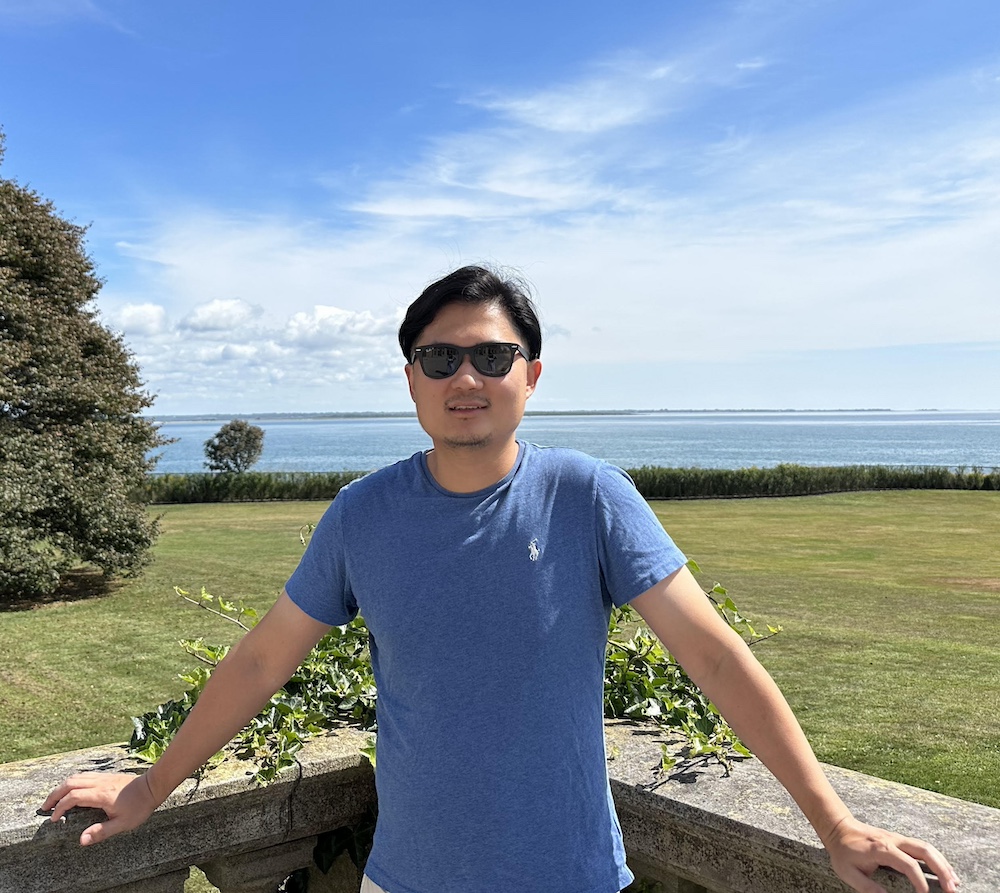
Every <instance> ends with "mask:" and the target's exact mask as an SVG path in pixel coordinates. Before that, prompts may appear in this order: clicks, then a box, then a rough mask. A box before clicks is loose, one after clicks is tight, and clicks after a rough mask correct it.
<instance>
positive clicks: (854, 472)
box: [140, 464, 1000, 504]
mask: <svg viewBox="0 0 1000 893" xmlns="http://www.w3.org/2000/svg"><path fill="white" fill-rule="evenodd" d="M628 473H629V474H630V475H631V476H632V479H633V480H634V481H635V485H636V487H637V488H638V490H639V492H640V493H641V494H642V495H643V496H644V497H645V498H646V499H699V498H702V499H713V498H716V499H717V498H725V497H739V496H809V495H814V494H819V493H840V492H846V491H854V490H998V491H1000V469H994V470H993V471H991V472H989V473H987V472H985V471H983V470H982V469H980V468H971V469H968V470H967V469H964V468H959V469H955V470H952V469H948V468H938V467H909V466H889V465H844V466H831V467H814V466H809V465H791V464H783V465H776V466H774V467H773V468H756V467H755V468H737V469H726V468H661V467H655V466H650V465H644V466H642V468H633V469H629V470H628ZM363 474H364V472H355V471H331V472H283V471H276V472H266V471H248V472H243V473H242V474H208V473H194V474H164V475H150V476H149V477H148V479H147V481H146V484H145V486H144V488H143V492H142V494H141V496H140V498H141V499H142V500H143V501H145V502H149V503H156V504H167V503H182V502H256V501H265V500H285V499H323V500H330V499H333V498H334V496H336V495H337V493H338V492H339V491H340V489H341V487H345V486H346V485H347V484H349V483H350V482H351V481H353V480H355V479H356V478H359V477H361V476H362V475H363Z"/></svg>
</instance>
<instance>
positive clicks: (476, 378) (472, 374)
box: [451, 353, 483, 388]
mask: <svg viewBox="0 0 1000 893" xmlns="http://www.w3.org/2000/svg"><path fill="white" fill-rule="evenodd" d="M451 380H452V383H453V384H454V385H455V386H458V387H462V388H468V387H481V386H482V384H483V375H482V374H481V373H480V372H479V370H478V369H476V367H475V366H473V365H472V356H471V354H468V353H466V354H465V355H464V356H463V357H462V362H461V363H459V366H458V369H457V370H456V371H455V374H454V375H453V376H452V377H451Z"/></svg>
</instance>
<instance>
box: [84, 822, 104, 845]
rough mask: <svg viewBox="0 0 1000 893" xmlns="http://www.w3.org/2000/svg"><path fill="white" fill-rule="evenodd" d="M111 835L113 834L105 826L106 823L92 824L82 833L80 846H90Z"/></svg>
mask: <svg viewBox="0 0 1000 893" xmlns="http://www.w3.org/2000/svg"><path fill="white" fill-rule="evenodd" d="M108 824H109V825H110V824H111V822H108ZM110 836H111V834H110V833H109V832H107V831H106V830H105V828H104V823H103V822H98V823H97V824H96V825H91V826H90V827H89V828H87V829H86V830H85V831H84V832H83V834H81V835H80V846H90V845H91V844H92V843H100V842H101V841H102V840H104V838H106V837H110Z"/></svg>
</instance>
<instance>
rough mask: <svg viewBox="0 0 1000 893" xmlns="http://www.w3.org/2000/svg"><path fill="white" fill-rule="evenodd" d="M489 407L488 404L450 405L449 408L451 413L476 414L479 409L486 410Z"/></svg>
mask: <svg viewBox="0 0 1000 893" xmlns="http://www.w3.org/2000/svg"><path fill="white" fill-rule="evenodd" d="M487 406H488V404H486V403H449V404H448V406H447V408H448V411H449V412H474V411H476V410H478V409H486V408H487Z"/></svg>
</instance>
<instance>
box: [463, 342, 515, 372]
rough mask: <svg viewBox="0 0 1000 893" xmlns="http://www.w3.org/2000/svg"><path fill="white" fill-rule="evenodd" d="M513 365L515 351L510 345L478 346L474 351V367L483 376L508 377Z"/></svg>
mask: <svg viewBox="0 0 1000 893" xmlns="http://www.w3.org/2000/svg"><path fill="white" fill-rule="evenodd" d="M513 364H514V350H513V349H512V348H511V347H510V345H508V344H477V345H476V346H475V347H474V348H473V349H472V365H473V366H475V367H476V369H478V370H479V371H480V372H481V373H482V374H483V375H492V376H497V377H499V376H501V375H506V374H507V373H508V372H510V367H511V366H512V365H513Z"/></svg>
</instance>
